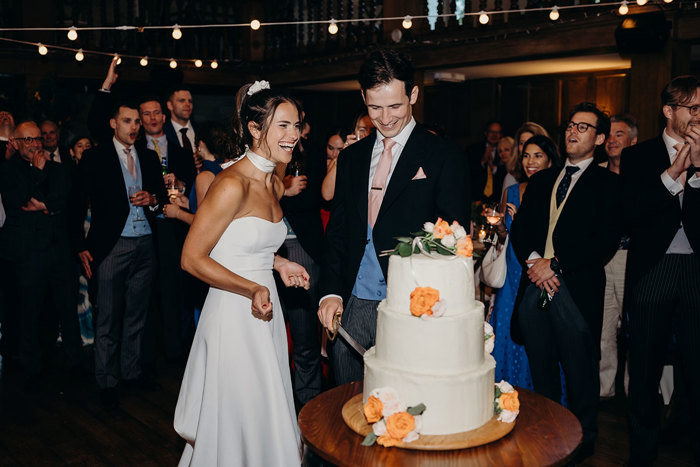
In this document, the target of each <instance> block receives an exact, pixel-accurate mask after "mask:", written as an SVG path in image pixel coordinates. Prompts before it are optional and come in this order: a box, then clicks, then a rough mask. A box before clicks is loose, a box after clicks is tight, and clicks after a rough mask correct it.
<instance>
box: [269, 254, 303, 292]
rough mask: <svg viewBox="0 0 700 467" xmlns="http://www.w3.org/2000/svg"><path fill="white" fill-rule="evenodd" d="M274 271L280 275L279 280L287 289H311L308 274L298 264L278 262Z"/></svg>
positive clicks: (285, 261)
mask: <svg viewBox="0 0 700 467" xmlns="http://www.w3.org/2000/svg"><path fill="white" fill-rule="evenodd" d="M275 270H277V272H279V273H280V278H281V279H282V282H284V285H286V286H287V287H295V288H296V287H303V288H304V289H306V290H309V288H310V287H311V283H310V282H309V279H310V276H309V273H308V272H306V269H304V267H303V266H302V265H300V264H297V263H293V262H292V261H288V260H284V261H279V262H278V264H277V265H275Z"/></svg>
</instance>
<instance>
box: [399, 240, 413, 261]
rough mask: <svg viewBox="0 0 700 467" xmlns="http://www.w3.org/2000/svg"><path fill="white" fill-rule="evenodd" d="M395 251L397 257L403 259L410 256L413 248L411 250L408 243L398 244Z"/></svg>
mask: <svg viewBox="0 0 700 467" xmlns="http://www.w3.org/2000/svg"><path fill="white" fill-rule="evenodd" d="M396 250H397V251H398V253H399V255H401V257H403V258H405V257H407V256H411V251H412V250H413V248H411V245H410V244H409V243H399V244H398V245H397V246H396Z"/></svg>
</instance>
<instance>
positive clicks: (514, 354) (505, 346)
mask: <svg viewBox="0 0 700 467" xmlns="http://www.w3.org/2000/svg"><path fill="white" fill-rule="evenodd" d="M519 159H520V161H519V165H520V166H521V167H522V168H523V172H524V178H525V181H524V182H522V183H520V184H517V183H516V184H515V185H511V186H510V187H508V189H507V190H506V198H505V201H506V213H505V225H504V224H503V223H501V224H499V225H498V236H499V243H501V244H502V243H503V242H504V241H505V239H506V236H507V235H508V229H510V226H511V224H512V222H513V216H515V215H516V213H517V211H518V208H519V207H520V202H521V200H522V199H523V193H525V189H526V188H527V180H528V179H529V178H530V177H532V176H533V175H534V174H536V173H537V172H539V171H540V170H544V169H546V168H548V167H551V166H552V165H554V166H557V165H558V164H559V160H560V159H559V153H558V151H557V147H556V145H555V144H554V142H553V141H552V140H551V139H549V138H548V137H546V136H543V135H535V136H533V137H531V138H530V139H528V140H527V141H526V142H525V144H524V145H523V150H522V151H521V152H520V154H519ZM492 248H496V246H493V247H492ZM501 254H505V255H506V266H507V273H506V281H505V283H504V284H503V287H501V288H500V289H499V290H498V294H497V295H496V301H495V303H494V306H493V311H492V312H491V319H490V323H491V325H492V326H493V329H494V334H495V336H496V341H495V343H494V348H493V358H495V359H496V381H500V380H502V379H503V380H506V381H508V382H509V383H511V384H513V385H515V386H520V387H521V388H526V389H529V390H532V389H533V386H532V377H531V375H530V365H529V363H528V360H527V355H526V354H525V347H523V346H522V345H518V344H516V343H515V342H513V340H512V339H511V338H510V320H511V317H512V316H513V307H514V306H515V298H516V296H517V294H518V287H519V286H520V276H521V274H522V268H521V266H520V263H519V262H518V259H517V258H516V256H515V252H514V251H513V246H512V245H511V244H510V242H509V243H508V246H507V248H506V251H505V252H501Z"/></svg>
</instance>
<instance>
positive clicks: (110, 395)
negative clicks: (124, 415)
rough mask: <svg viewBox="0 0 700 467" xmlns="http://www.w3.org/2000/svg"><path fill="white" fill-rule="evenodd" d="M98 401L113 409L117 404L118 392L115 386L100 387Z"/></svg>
mask: <svg viewBox="0 0 700 467" xmlns="http://www.w3.org/2000/svg"><path fill="white" fill-rule="evenodd" d="M100 403H101V404H102V405H103V406H104V407H105V408H108V409H113V408H116V407H118V406H119V394H117V388H103V389H100Z"/></svg>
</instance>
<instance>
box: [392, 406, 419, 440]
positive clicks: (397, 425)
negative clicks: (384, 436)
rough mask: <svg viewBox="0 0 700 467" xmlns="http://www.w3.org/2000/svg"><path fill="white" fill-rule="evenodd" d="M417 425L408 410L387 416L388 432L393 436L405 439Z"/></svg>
mask: <svg viewBox="0 0 700 467" xmlns="http://www.w3.org/2000/svg"><path fill="white" fill-rule="evenodd" d="M415 427H416V421H415V419H414V418H413V415H411V414H410V413H408V412H398V413H395V414H394V415H392V416H391V417H389V418H387V420H386V432H387V433H388V434H389V436H391V437H392V438H398V439H403V438H404V437H405V436H406V435H408V434H409V433H410V432H411V431H413V429H414V428H415Z"/></svg>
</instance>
